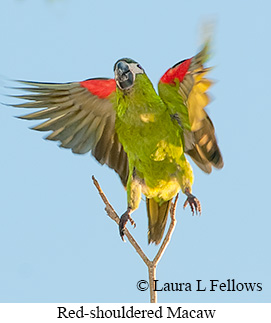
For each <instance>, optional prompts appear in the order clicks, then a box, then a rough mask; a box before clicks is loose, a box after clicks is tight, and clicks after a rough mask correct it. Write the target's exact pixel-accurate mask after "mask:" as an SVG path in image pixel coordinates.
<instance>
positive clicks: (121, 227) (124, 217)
mask: <svg viewBox="0 0 271 323" xmlns="http://www.w3.org/2000/svg"><path fill="white" fill-rule="evenodd" d="M131 213H132V210H131V209H130V208H128V209H127V211H126V212H125V213H123V214H122V216H121V217H120V223H119V231H120V237H121V239H122V240H123V241H125V240H124V229H125V227H126V224H127V222H128V220H129V221H130V222H131V224H132V225H133V226H134V228H135V227H136V224H135V221H134V220H133V219H132V218H131V215H130V214H131Z"/></svg>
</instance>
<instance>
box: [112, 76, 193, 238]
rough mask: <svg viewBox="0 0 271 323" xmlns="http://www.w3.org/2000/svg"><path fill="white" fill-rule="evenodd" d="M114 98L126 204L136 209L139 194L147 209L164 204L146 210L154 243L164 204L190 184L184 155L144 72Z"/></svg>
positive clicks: (162, 221)
mask: <svg viewBox="0 0 271 323" xmlns="http://www.w3.org/2000/svg"><path fill="white" fill-rule="evenodd" d="M116 95H117V101H116V102H117V104H116V107H115V108H116V112H117V113H116V132H117V134H118V137H119V140H120V142H121V143H122V145H123V147H124V150H125V151H126V152H127V155H128V160H129V170H130V171H129V178H128V184H127V194H128V205H129V206H130V207H131V209H132V210H134V209H136V208H137V207H138V204H139V202H140V199H141V193H143V194H144V195H145V196H146V197H147V198H148V199H151V200H152V202H151V203H152V205H153V203H154V201H155V202H156V203H157V204H158V206H162V205H164V204H166V205H167V207H162V209H161V210H160V209H159V207H158V206H157V207H151V208H147V209H148V217H149V223H152V222H153V221H152V218H155V219H158V220H157V221H158V222H157V223H156V224H155V226H153V227H152V228H151V229H150V228H149V242H155V243H159V242H160V240H161V238H162V235H163V231H164V228H165V226H164V224H165V222H166V218H167V213H168V204H169V203H168V201H170V200H171V199H172V198H173V197H174V196H175V195H176V194H177V193H178V191H179V190H180V189H182V191H183V192H184V190H185V189H189V191H191V186H192V182H193V174H192V169H191V167H190V165H189V163H188V161H187V160H186V158H185V156H184V149H183V147H184V145H183V141H182V131H181V128H180V126H179V125H178V124H177V123H176V122H174V120H172V117H171V115H170V112H169V109H168V107H167V106H166V105H165V104H164V102H163V101H162V100H161V98H160V97H159V96H158V95H157V94H156V92H155V90H154V88H153V86H152V84H151V82H150V80H149V79H148V77H147V75H146V74H138V75H137V76H136V79H135V82H134V85H133V87H132V88H131V89H130V90H129V91H126V92H123V91H121V90H119V89H117V93H116ZM159 212H164V215H161V214H159ZM162 224H163V225H162ZM159 228H163V229H159ZM157 231H159V234H158V232H157Z"/></svg>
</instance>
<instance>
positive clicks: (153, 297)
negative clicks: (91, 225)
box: [92, 176, 178, 303]
mask: <svg viewBox="0 0 271 323" xmlns="http://www.w3.org/2000/svg"><path fill="white" fill-rule="evenodd" d="M92 180H93V183H94V185H95V187H96V188H97V190H98V192H99V195H100V197H101V199H102V200H103V202H104V204H105V211H106V213H107V215H108V216H109V217H110V218H111V219H112V220H114V221H115V222H116V223H117V225H119V222H120V218H119V216H118V215H117V213H116V212H115V210H114V208H113V207H112V205H111V204H110V203H109V202H108V200H107V198H106V196H105V194H104V192H103V191H102V189H101V187H100V185H99V183H98V181H97V180H96V179H95V177H94V176H92ZM177 201H178V195H177V196H176V198H175V201H174V203H173V204H172V205H171V208H170V217H171V222H170V225H169V228H168V231H167V234H166V236H165V238H164V240H163V242H162V244H161V246H160V248H159V250H158V252H157V254H156V256H155V257H154V259H153V260H152V261H151V260H150V259H149V258H148V257H147V256H146V254H145V253H144V251H143V250H142V249H141V248H140V246H139V244H138V243H137V242H136V240H135V239H134V237H133V236H132V235H131V233H130V232H129V230H128V229H127V228H125V229H124V234H125V235H126V237H127V239H128V240H129V242H130V243H131V245H132V246H133V247H134V249H135V251H136V252H137V253H138V254H139V256H140V258H141V259H142V260H143V261H144V262H145V264H146V265H147V267H148V272H149V288H150V302H151V303H156V302H157V292H156V291H155V290H154V281H155V279H156V266H157V264H158V262H159V260H160V259H161V257H162V255H163V253H164V252H165V250H166V248H167V246H168V244H169V242H170V239H171V236H172V233H173V231H174V228H175V225H176V219H175V211H176V205H177Z"/></svg>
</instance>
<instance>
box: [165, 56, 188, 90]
mask: <svg viewBox="0 0 271 323" xmlns="http://www.w3.org/2000/svg"><path fill="white" fill-rule="evenodd" d="M191 59H192V58H189V59H186V60H185V61H183V62H182V63H180V64H179V65H177V66H175V67H173V68H169V69H168V70H167V71H166V73H165V74H164V75H163V76H162V77H161V79H160V81H161V82H163V83H171V84H172V83H174V79H176V78H177V79H179V81H180V82H182V80H183V79H184V77H185V74H186V73H187V71H188V69H189V66H190V63H191Z"/></svg>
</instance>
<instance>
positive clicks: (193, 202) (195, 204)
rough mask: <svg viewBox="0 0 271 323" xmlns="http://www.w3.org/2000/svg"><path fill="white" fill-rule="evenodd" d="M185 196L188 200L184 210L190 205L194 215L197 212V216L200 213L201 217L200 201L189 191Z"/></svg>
mask: <svg viewBox="0 0 271 323" xmlns="http://www.w3.org/2000/svg"><path fill="white" fill-rule="evenodd" d="M185 194H186V196H187V199H186V201H185V202H184V205H183V208H184V209H185V208H186V206H187V204H188V203H189V205H190V207H191V211H192V214H193V215H194V213H195V211H196V214H198V212H199V214H200V215H201V205H200V201H199V200H198V199H197V198H196V197H195V196H194V195H192V194H191V193H190V192H189V191H188V190H186V191H185Z"/></svg>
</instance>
